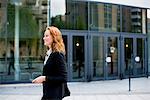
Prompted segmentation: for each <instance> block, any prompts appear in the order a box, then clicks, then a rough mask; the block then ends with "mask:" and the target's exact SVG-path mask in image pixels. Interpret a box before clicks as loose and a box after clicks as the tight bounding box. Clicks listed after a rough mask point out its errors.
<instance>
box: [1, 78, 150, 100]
mask: <svg viewBox="0 0 150 100" xmlns="http://www.w3.org/2000/svg"><path fill="white" fill-rule="evenodd" d="M68 86H69V88H70V91H71V96H70V97H66V98H64V99H63V100H149V99H150V78H134V79H131V91H130V92H129V80H128V79H124V80H105V81H93V82H69V83H68ZM41 96H42V85H40V84H9V85H0V100H40V98H41Z"/></svg>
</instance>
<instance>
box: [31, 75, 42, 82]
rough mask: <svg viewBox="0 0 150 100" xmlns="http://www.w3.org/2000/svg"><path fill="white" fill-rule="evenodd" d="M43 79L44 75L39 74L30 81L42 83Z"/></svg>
mask: <svg viewBox="0 0 150 100" xmlns="http://www.w3.org/2000/svg"><path fill="white" fill-rule="evenodd" d="M44 81H45V76H39V77H37V78H35V79H34V80H33V81H32V83H43V82H44Z"/></svg>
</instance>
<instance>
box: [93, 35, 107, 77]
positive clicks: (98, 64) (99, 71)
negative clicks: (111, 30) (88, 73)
mask: <svg viewBox="0 0 150 100" xmlns="http://www.w3.org/2000/svg"><path fill="white" fill-rule="evenodd" d="M103 47H104V38H103V37H100V36H94V37H93V77H103V76H104V67H103V66H104V61H103V59H104V53H103V49H104V48H103Z"/></svg>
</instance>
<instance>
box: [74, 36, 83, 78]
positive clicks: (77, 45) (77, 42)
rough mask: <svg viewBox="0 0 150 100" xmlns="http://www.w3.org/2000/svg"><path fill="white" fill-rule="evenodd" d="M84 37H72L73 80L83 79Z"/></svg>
mask: <svg viewBox="0 0 150 100" xmlns="http://www.w3.org/2000/svg"><path fill="white" fill-rule="evenodd" d="M84 56H85V55H84V37H83V36H74V37H73V78H83V77H84V65H85V58H84Z"/></svg>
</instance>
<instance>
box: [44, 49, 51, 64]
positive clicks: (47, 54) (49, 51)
mask: <svg viewBox="0 0 150 100" xmlns="http://www.w3.org/2000/svg"><path fill="white" fill-rule="evenodd" d="M51 53H52V49H49V50H48V51H47V52H46V56H45V61H44V65H45V64H46V62H47V60H48V58H49V56H50V54H51Z"/></svg>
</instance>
